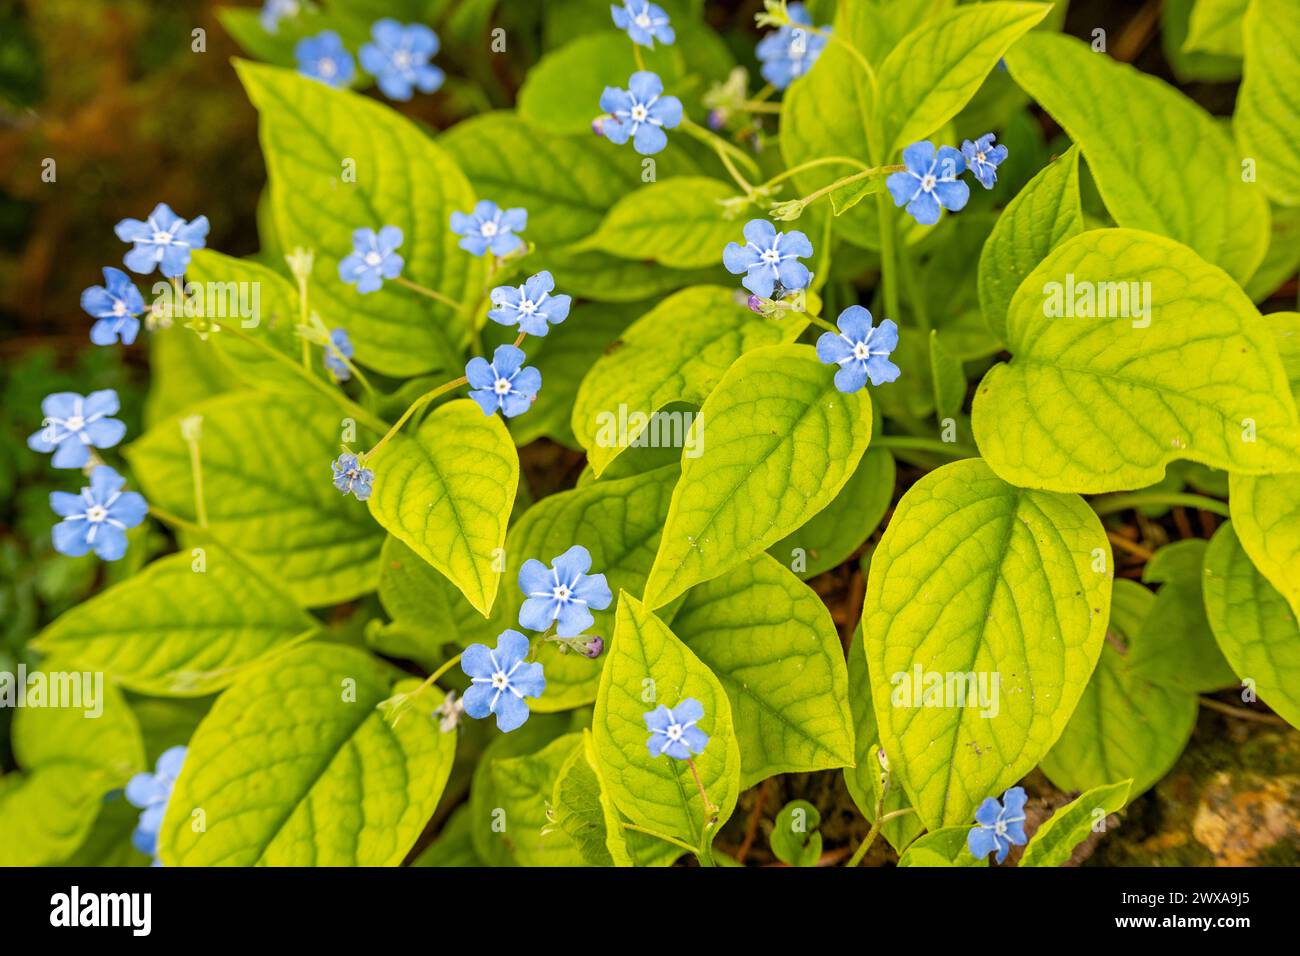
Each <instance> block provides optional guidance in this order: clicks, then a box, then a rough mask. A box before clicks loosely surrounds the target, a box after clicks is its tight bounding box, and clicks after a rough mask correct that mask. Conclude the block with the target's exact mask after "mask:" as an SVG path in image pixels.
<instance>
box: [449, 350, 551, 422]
mask: <svg viewBox="0 0 1300 956" xmlns="http://www.w3.org/2000/svg"><path fill="white" fill-rule="evenodd" d="M526 358H527V356H526V355H524V350H523V349H520V348H515V347H514V346H513V345H498V346H497V350H496V351H495V352H493V353H492V361H491V363H489V362H488V360H487V359H485V358H483V357H482V356H475V357H474V358H472V359H470V360H469V364H468V365H466V366H465V377H466V378H467V379H469V384H470V387H471V388H472V389H473V391H471V392H470V393H469V397H470V398H472V399H474V401H476V402H478V404H479V407H480V408H481V409H483V414H484V415H491V414H492V413H493V412H495V411H496V410H497V409H498V408H499V409H501V412H502V414H504V415H505V416H506V418H514V417H515V416H516V415H522V414H523V413H524V412H526V411H528V409H529V408H530V407H532V404H533V400H534V399H536V398H537V390H538V389H540V388H541V387H542V373H541V372H539V371H537V369H535V368H532V367H531V366H530V367H525V366H524V359H526Z"/></svg>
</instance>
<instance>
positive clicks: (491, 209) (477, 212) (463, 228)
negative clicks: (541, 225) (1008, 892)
mask: <svg viewBox="0 0 1300 956" xmlns="http://www.w3.org/2000/svg"><path fill="white" fill-rule="evenodd" d="M527 226H528V210H527V209H506V210H504V211H503V210H502V209H501V208H500V207H499V206H498V205H497V204H496V203H494V202H491V201H489V200H487V199H484V200H481V201H480V202H479V204H478V205H477V206H475V207H474V211H473V212H472V213H464V212H453V213H452V214H451V231H452V232H454V233H455V234H456V235H458V236H460V237H462V238H461V240H460V247H461V248H462V249H464V250H465V251H466V252H472V253H473V254H474V255H476V256H481V255H483V253H484V252H486V251H487V250H488V249H491V250H492V255H494V256H506V255H509V254H510V253H512V252H514V251H515V250H516V249H518V248H519V247H520V246H522V245H523V244H524V241H523V240H522V239H520V238H519V237H518V236H516V235H515V233H516V232H523V231H524V229H525V228H527Z"/></svg>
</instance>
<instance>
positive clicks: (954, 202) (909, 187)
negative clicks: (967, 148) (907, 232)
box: [885, 141, 970, 226]
mask: <svg viewBox="0 0 1300 956" xmlns="http://www.w3.org/2000/svg"><path fill="white" fill-rule="evenodd" d="M903 165H905V166H906V167H907V170H906V171H905V172H901V173H892V174H891V175H890V177H889V178H888V179H886V180H885V185H886V186H887V187H889V192H890V195H892V196H893V197H894V205H895V206H901V205H903V204H904V203H906V204H907V211H908V212H910V213H911V214H912V217H913V218H914V219H915V220H916V221H917V222H919V223H920V224H921V225H923V226H933V225H934V224H935V223H936V222H938V221H939V209H940V207H942V208H944V209H947V210H948V211H949V212H956V211H957V210H959V209H961V208H962V207H963V206H965V205H966V200H968V199H970V187H969V186H967V185H966V184H965V183H964V182H962V181H961V180H960V179H958V178H957V177H958V176H960V175H961V174H962V173H963V172H965V171H966V160H965V159H963V158H962V155H961V153H960V152H958V151H957V150H955V149H953V148H952V147H951V146H940V147H939V149H938V151H937V152H936V150H935V148H934V144H933V143H931V142H929V141H922V142H920V143H913V144H912V145H911V146H909V147H907V149H905V150H903Z"/></svg>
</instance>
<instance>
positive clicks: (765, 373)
mask: <svg viewBox="0 0 1300 956" xmlns="http://www.w3.org/2000/svg"><path fill="white" fill-rule="evenodd" d="M833 378H834V377H833V376H832V375H831V374H830V370H829V369H828V368H827V366H825V365H823V364H822V363H821V362H820V361H819V360H818V359H817V356H816V354H815V353H814V351H813V350H812V348H810V347H808V346H806V345H773V346H769V347H766V348H761V349H756V350H754V351H752V352H747V353H746V354H744V355H742V356H741V357H740V358H739V359H738V360H737V361H736V362H735V364H733V365H732V366H731V368H729V369H728V370H727V372H726V374H725V375H723V377H722V380H721V381H720V382H719V383H718V385H717V388H716V389H714V391H713V393H712V394H711V395H710V396H709V398H708V399H706V400H705V402H704V405H703V407H702V408H701V410H700V417H699V419H697V422H702V423H704V426H703V428H702V429H701V431H699V432H697V436H702V437H704V438H705V439H706V440H705V442H704V444H703V454H702V455H700V456H699V457H696V458H691V457H689V456H683V461H682V477H681V480H680V481H679V482H678V483H677V487H676V489H674V491H673V500H672V505H671V507H670V508H669V511H668V519H667V521H666V523H665V525H664V533H663V540H662V541H661V543H660V545H659V553H658V554H657V555H656V556H655V563H654V567H653V568H651V570H650V579H649V581H647V583H646V590H645V600H646V603H647V604H649V605H650V606H652V607H662V606H663V605H665V604H667V603H668V602H669V601H671V600H672V599H673V598H675V597H677V595H679V594H681V593H682V592H683V591H685V590H686V589H687V588H689V587H690V586H691V585H693V584H698V583H699V582H701V581H707V580H709V579H710V578H714V577H717V576H719V575H721V574H725V573H726V572H727V571H729V570H731V569H732V568H734V567H736V566H737V565H739V564H742V563H744V562H745V561H746V560H747V559H749V558H751V557H753V556H754V555H755V554H757V553H758V552H760V551H762V550H764V549H766V548H767V547H769V546H770V545H772V544H775V543H776V542H777V541H779V540H781V539H782V538H783V537H785V536H786V535H787V534H789V533H790V532H791V531H794V530H795V529H796V528H798V527H800V526H801V525H802V524H803V523H804V522H805V521H807V520H808V519H809V518H811V517H812V516H813V515H815V514H817V513H818V512H819V511H821V510H822V509H823V508H825V507H826V506H827V505H828V504H830V503H831V501H833V500H834V498H835V496H836V494H838V493H839V490H840V488H841V487H843V486H844V484H845V483H846V482H847V481H848V480H849V477H850V476H851V475H852V474H853V471H854V470H855V469H856V468H857V466H858V461H859V460H860V459H861V458H862V453H863V452H864V451H865V450H866V447H867V443H868V442H869V441H870V440H871V399H870V397H869V396H868V395H867V392H866V390H865V389H864V390H862V391H859V392H855V393H853V394H851V395H845V394H843V393H841V392H839V391H838V390H837V389H836V388H835V384H834V381H833ZM696 427H697V428H700V425H698V424H697V426H696ZM796 454H797V456H798V457H797V459H796Z"/></svg>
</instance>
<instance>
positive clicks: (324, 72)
mask: <svg viewBox="0 0 1300 956" xmlns="http://www.w3.org/2000/svg"><path fill="white" fill-rule="evenodd" d="M317 69H319V70H320V75H321V76H333V75H334V74H335V73H337V72H338V67H337V66H335V65H334V61H333V60H331V59H328V58H326V59H324V60H321V61H320V63H319V64H318V66H317Z"/></svg>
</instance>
